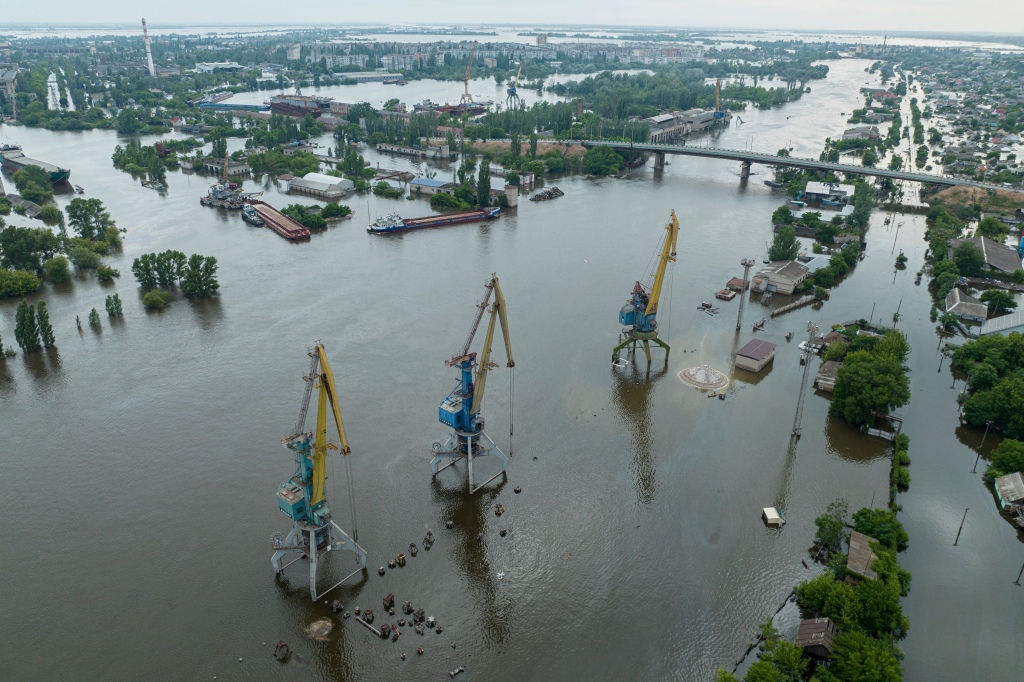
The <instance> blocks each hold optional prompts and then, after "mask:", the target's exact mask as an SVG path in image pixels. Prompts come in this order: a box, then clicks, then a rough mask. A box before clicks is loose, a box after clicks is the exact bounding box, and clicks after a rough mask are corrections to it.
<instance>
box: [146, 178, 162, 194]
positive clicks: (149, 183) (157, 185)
mask: <svg viewBox="0 0 1024 682" xmlns="http://www.w3.org/2000/svg"><path fill="white" fill-rule="evenodd" d="M142 186H143V187H146V188H148V189H155V190H156V191H158V192H163V191H164V190H165V189H167V185H165V184H163V183H162V182H157V181H156V180H143V181H142Z"/></svg>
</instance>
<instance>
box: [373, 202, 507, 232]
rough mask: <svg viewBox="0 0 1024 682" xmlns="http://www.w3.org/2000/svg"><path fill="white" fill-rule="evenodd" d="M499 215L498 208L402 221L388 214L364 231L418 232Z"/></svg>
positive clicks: (397, 216)
mask: <svg viewBox="0 0 1024 682" xmlns="http://www.w3.org/2000/svg"><path fill="white" fill-rule="evenodd" d="M499 213H501V209H500V208H478V209H476V210H474V211H460V212H458V213H448V214H445V215H432V216H426V217H424V218H409V219H408V220H403V219H402V217H401V216H399V215H398V214H397V213H390V214H388V215H386V216H384V217H383V218H377V220H375V221H373V223H371V224H370V225H367V227H366V231H367V232H372V233H375V234H385V233H389V232H405V231H407V230H420V229H423V228H425V227H446V226H448V225H459V224H461V223H475V222H479V221H481V220H491V219H493V218H497V217H498V214H499Z"/></svg>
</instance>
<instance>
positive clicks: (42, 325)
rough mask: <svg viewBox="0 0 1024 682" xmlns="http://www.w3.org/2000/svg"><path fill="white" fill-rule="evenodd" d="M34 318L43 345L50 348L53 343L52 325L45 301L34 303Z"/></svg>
mask: <svg viewBox="0 0 1024 682" xmlns="http://www.w3.org/2000/svg"><path fill="white" fill-rule="evenodd" d="M36 319H37V321H38V324H39V337H40V339H41V340H42V342H43V346H45V347H46V348H50V347H51V346H53V345H54V343H55V339H54V337H53V326H52V325H51V324H50V312H49V311H48V310H47V309H46V301H40V302H39V303H37V304H36Z"/></svg>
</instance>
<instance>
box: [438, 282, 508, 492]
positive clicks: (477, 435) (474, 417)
mask: <svg viewBox="0 0 1024 682" xmlns="http://www.w3.org/2000/svg"><path fill="white" fill-rule="evenodd" d="M484 287H485V288H486V289H487V293H486V294H485V295H484V298H483V300H482V301H481V302H480V304H479V305H478V306H477V308H478V312H477V314H476V318H475V319H474V320H473V326H472V327H470V329H469V336H467V337H466V342H465V343H464V344H463V346H462V349H461V351H460V352H459V353H458V354H456V355H454V356H452V357H451V358H450V359H449V360H446V361H445V365H446V366H448V367H458V368H459V372H460V379H459V382H458V384H456V386H455V389H454V390H453V391H452V392H451V393H449V394H448V396H447V397H446V398H445V399H444V401H443V402H442V403H441V407H439V408H438V420H439V421H440V422H441V423H442V424H445V425H446V426H449V427H451V428H452V429H454V431H453V432H452V434H451V435H450V436H448V440H446V441H445V442H444V444H443V445H442V444H441V443H434V448H433V449H434V458H433V459H432V460H431V461H430V470H431V471H432V472H433V475H434V476H437V474H438V473H440V472H441V471H444V470H445V469H447V468H448V467H450V466H452V465H454V464H455V463H456V462H458V461H459V460H460V459H463V458H465V459H466V470H467V476H468V480H469V483H468V486H469V494H470V495H472V494H473V493H475V492H476V491H478V490H480V488H483V487H484V486H485V485H487V484H488V483H490V482H491V481H493V480H494V479H496V478H498V476H502V475H504V473H505V468H506V467H507V466H508V457H506V456H505V454H504V453H503V452H502V451H501V450H499V449H498V446H497V445H495V444H494V441H492V440H491V439H490V437H489V436H488V435H487V434H486V433H484V418H483V417H482V416H481V414H480V410H481V407H482V405H483V401H484V389H486V387H487V373H488V372H489V371H490V370H491V369H492V368H494V367H497V366H498V365H497V363H494V362H491V343H492V342H493V341H494V324H495V321H497V322H498V323H499V324H501V334H502V337H504V340H505V355H506V356H507V358H508V362H507V363H506V365H505V366H506V367H515V366H516V363H515V361H514V360H513V359H512V342H511V341H510V340H509V335H508V317H507V316H506V312H505V295H504V294H503V293H502V292H501V286H500V285H499V284H498V277H497V275H495V274H493V273H492V274H491V278H490V279H489V280H488V281H487V282H485V283H484ZM491 294H494V303H492V304H491V306H490V308H489V309H488V306H487V303H488V302H489V301H490V298H491ZM484 312H490V315H491V318H490V321H489V322H488V325H487V335H486V336H485V337H484V347H483V349H482V351H481V355H480V360H479V362H478V361H477V355H476V353H470V352H469V347H470V345H471V344H472V343H473V337H474V336H476V330H477V328H478V327H479V326H480V320H481V319H482V318H483V316H484ZM509 435H510V437H511V423H510V424H509ZM511 454H512V450H511V448H509V455H511ZM480 457H497V458H498V459H499V460H501V471H499V472H498V473H496V474H495V475H494V476H491V477H490V478H489V479H487V480H486V481H484V482H483V483H481V484H480V485H478V486H476V487H475V488H474V487H473V460H474V459H478V458H480ZM445 460H448V463H447V464H445V465H444V466H441V467H440V468H439V465H440V464H441V463H442V462H443V461H445Z"/></svg>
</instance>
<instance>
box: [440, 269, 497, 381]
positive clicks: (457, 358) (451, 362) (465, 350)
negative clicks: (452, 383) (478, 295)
mask: <svg viewBox="0 0 1024 682" xmlns="http://www.w3.org/2000/svg"><path fill="white" fill-rule="evenodd" d="M484 287H486V288H487V293H486V294H484V299H483V300H482V301H480V303H479V304H477V308H478V309H479V311H478V312H477V314H476V317H475V318H473V326H471V327H470V328H469V335H468V336H466V342H465V343H464V344H462V351H461V352H460V353H459V354H458V355H453V356H452V357H451V358H449V359H448V360H445V363H444V364H445V365H446V366H447V367H454V366H455V365H457V364H459V363H460V362H461V361H462V359H463V358H465V357H466V356H468V355H469V347H470V345H472V343H473V337H474V336H476V330H477V329H478V328H479V327H480V320H481V319H483V316H484V311H485V310H487V302H488V301H489V300H491V292H492V291H493V290H494V287H493V285H492V284H491V282H486V283H485V284H484Z"/></svg>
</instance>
